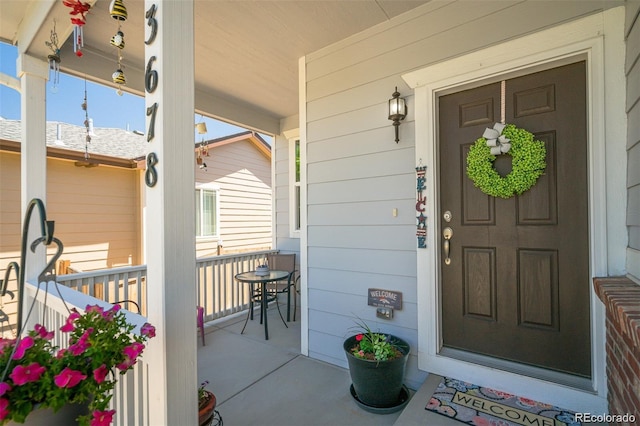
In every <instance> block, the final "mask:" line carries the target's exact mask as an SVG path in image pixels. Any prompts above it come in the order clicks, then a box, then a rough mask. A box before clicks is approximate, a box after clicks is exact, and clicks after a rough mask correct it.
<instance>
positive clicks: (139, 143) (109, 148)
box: [0, 120, 147, 160]
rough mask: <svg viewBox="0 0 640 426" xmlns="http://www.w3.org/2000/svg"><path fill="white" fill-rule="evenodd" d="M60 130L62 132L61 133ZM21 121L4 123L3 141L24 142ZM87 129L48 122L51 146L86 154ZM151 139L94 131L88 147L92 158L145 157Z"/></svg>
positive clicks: (107, 130) (0, 128)
mask: <svg viewBox="0 0 640 426" xmlns="http://www.w3.org/2000/svg"><path fill="white" fill-rule="evenodd" d="M58 129H59V130H60V132H59V133H58ZM21 132H22V122H21V121H20V120H0V139H6V140H13V141H17V142H20V139H21V137H22V133H21ZM86 136H87V129H86V128H85V127H84V126H76V125H74V124H68V123H59V122H55V121H48V122H47V135H46V140H47V146H49V147H56V148H61V149H66V150H69V151H80V152H82V153H83V155H84V152H85V139H86ZM146 144H147V140H146V138H145V137H144V136H143V135H140V134H139V133H134V132H128V131H126V130H122V129H110V128H100V127H95V128H93V131H92V135H91V142H89V143H88V144H87V151H88V153H89V155H92V154H100V155H107V156H110V157H116V158H125V159H128V160H131V159H133V158H136V157H139V156H143V155H145V150H146Z"/></svg>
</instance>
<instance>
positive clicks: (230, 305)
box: [57, 250, 277, 322]
mask: <svg viewBox="0 0 640 426" xmlns="http://www.w3.org/2000/svg"><path fill="white" fill-rule="evenodd" d="M275 252H277V250H260V251H253V252H246V253H237V254H226V255H221V256H211V257H206V258H200V259H196V277H195V279H196V282H195V284H196V288H197V296H198V300H197V301H196V304H197V305H199V306H202V307H204V312H205V322H206V321H212V320H214V319H218V318H222V317H225V316H228V315H231V314H234V313H236V312H240V311H243V310H245V309H248V308H249V293H248V288H247V287H246V286H244V285H241V284H238V283H236V282H235V279H234V276H235V275H236V274H237V273H240V272H245V271H250V270H252V269H255V267H256V266H257V265H258V264H260V263H262V262H263V260H264V259H265V257H266V256H267V254H268V253H275ZM57 281H58V282H59V283H60V284H63V285H64V286H66V287H70V288H73V289H75V290H77V291H79V292H82V293H85V294H88V295H91V296H93V297H95V298H97V299H100V300H104V301H106V302H109V303H115V302H119V301H124V300H129V301H133V302H135V303H136V304H137V305H138V306H139V309H140V313H141V314H142V315H146V312H147V287H146V283H147V266H146V265H139V266H126V267H121V268H113V269H103V270H98V271H89V272H80V273H75V274H68V275H59V276H58V277H57ZM188 282H189V280H188V279H185V285H187V284H188ZM123 307H125V308H127V309H129V310H131V311H135V308H134V307H132V306H128V305H123ZM194 310H195V307H194Z"/></svg>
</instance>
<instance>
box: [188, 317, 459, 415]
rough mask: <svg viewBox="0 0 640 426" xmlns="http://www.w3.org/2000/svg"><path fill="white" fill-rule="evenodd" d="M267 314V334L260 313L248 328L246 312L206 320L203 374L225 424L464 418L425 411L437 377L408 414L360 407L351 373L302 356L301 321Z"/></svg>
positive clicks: (201, 359) (414, 395) (200, 363)
mask: <svg viewBox="0 0 640 426" xmlns="http://www.w3.org/2000/svg"><path fill="white" fill-rule="evenodd" d="M285 310H286V308H284V309H283V311H285ZM268 315H269V340H265V339H264V328H263V326H262V325H260V321H259V314H257V315H256V316H255V317H254V320H253V322H252V321H249V323H248V324H247V328H246V330H245V332H244V334H240V331H241V330H242V326H243V324H244V319H245V315H244V314H243V315H241V316H236V317H233V318H230V319H225V320H220V321H218V322H214V323H213V324H210V325H208V326H207V327H206V333H205V334H206V346H204V347H203V346H202V342H201V340H200V338H198V345H199V346H198V379H199V382H203V381H204V380H208V381H209V385H208V386H207V389H209V390H210V391H212V392H213V393H215V395H216V398H217V400H218V403H217V407H216V409H217V410H218V411H219V413H220V415H221V416H222V419H223V421H224V424H225V425H226V426H236V425H260V426H276V425H278V426H280V425H282V426H298V425H301V426H302V425H336V426H338V425H362V424H368V425H443V426H444V425H460V424H461V423H458V422H456V421H453V420H450V419H447V418H445V417H442V416H440V415H438V414H434V413H431V412H429V411H427V410H425V409H424V406H425V405H426V403H427V400H428V398H429V397H430V396H431V394H432V393H433V389H435V387H436V386H437V384H438V383H439V380H440V378H439V377H438V376H435V375H431V376H429V378H428V379H427V380H426V381H425V383H424V384H423V386H422V387H421V389H419V390H418V391H417V393H416V391H415V390H411V395H412V398H411V400H410V401H409V403H408V404H407V406H406V407H405V409H404V411H402V412H396V413H392V414H384V415H380V414H372V413H369V412H367V411H365V410H363V409H361V408H360V407H358V405H357V404H356V403H355V401H354V400H353V398H352V397H351V394H350V392H349V386H350V385H351V379H350V378H349V371H348V370H347V369H344V368H340V367H337V366H334V365H331V364H327V363H325V362H322V361H317V360H314V359H310V358H308V357H305V356H303V355H301V354H300V322H299V321H295V322H290V323H288V325H289V328H285V326H284V324H283V323H282V321H281V320H280V317H279V316H278V312H277V310H276V308H275V306H272V307H270V308H269V312H268ZM298 316H299V315H298Z"/></svg>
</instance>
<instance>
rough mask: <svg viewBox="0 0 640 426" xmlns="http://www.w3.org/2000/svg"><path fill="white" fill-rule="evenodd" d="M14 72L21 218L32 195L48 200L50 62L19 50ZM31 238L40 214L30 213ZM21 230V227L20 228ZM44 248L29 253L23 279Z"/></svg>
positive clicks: (40, 263) (40, 262)
mask: <svg viewBox="0 0 640 426" xmlns="http://www.w3.org/2000/svg"><path fill="white" fill-rule="evenodd" d="M17 72H18V77H20V86H21V94H20V101H21V106H20V107H21V110H20V114H21V121H22V135H21V137H22V139H21V141H22V144H21V155H20V162H21V167H20V170H21V172H20V178H21V181H20V185H21V204H22V218H24V215H25V211H26V208H27V205H28V204H29V202H30V201H31V200H32V199H33V198H40V199H41V200H42V201H43V202H44V203H45V205H46V201H47V143H46V125H47V123H46V108H45V103H46V96H45V94H46V84H47V79H48V73H49V64H48V63H47V62H46V61H43V60H41V59H38V58H34V57H33V56H29V55H27V54H25V53H20V54H19V55H18V60H17ZM32 217H33V219H32V220H31V224H32V226H31V228H30V229H31V231H30V234H29V235H30V237H31V238H30V240H33V239H34V238H36V237H38V236H39V235H40V227H39V226H37V225H35V223H36V222H38V223H39V221H40V219H39V213H38V211H37V209H36V210H34V212H33V213H32ZM21 229H22V228H21ZM44 253H45V250H44V248H43V246H41V247H40V248H39V249H38V250H36V253H35V254H33V253H31V252H29V257H28V260H29V261H28V262H26V265H20V266H21V267H25V266H26V267H25V270H24V271H25V277H26V281H33V280H34V279H35V278H36V277H37V276H38V274H39V273H40V272H41V271H42V268H43V267H44V266H45V264H46V262H45V258H44Z"/></svg>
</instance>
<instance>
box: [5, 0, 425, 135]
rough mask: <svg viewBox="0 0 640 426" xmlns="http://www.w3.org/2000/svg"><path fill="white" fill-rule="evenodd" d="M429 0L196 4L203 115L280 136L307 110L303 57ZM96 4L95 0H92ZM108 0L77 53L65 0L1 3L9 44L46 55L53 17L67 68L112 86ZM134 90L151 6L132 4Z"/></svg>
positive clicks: (128, 67)
mask: <svg viewBox="0 0 640 426" xmlns="http://www.w3.org/2000/svg"><path fill="white" fill-rule="evenodd" d="M428 1H429V0H357V1H355V0H354V1H336V0H317V1H316V0H310V1H291V0H273V1H239V0H235V1H234V0H216V1H195V6H194V9H195V10H194V12H195V13H194V14H195V23H194V25H195V38H196V45H195V57H196V63H195V68H196V70H195V86H196V94H195V95H196V97H195V98H196V111H198V112H199V113H204V114H205V115H209V116H214V117H216V118H220V119H224V120H227V121H230V122H233V123H236V124H241V125H245V126H247V127H251V128H255V129H257V130H261V131H266V132H268V133H274V132H275V130H277V127H274V126H275V125H277V123H278V121H279V119H281V118H284V117H288V116H292V115H295V114H297V112H298V59H299V58H300V57H302V56H304V55H305V54H308V53H310V52H313V51H316V50H318V49H320V48H322V47H325V46H327V45H330V44H332V43H334V42H336V41H339V40H341V39H344V38H346V37H348V36H350V35H353V34H355V33H358V32H360V31H362V30H364V29H366V28H369V27H371V26H374V25H376V24H379V23H381V22H384V21H386V20H389V19H390V18H392V17H394V16H397V15H399V14H401V13H404V12H407V11H408V10H410V9H413V8H415V7H418V6H420V5H422V4H424V3H427V2H428ZM89 2H90V3H93V2H94V0H89ZM109 3H110V1H109V0H98V1H95V4H94V5H93V7H92V9H91V11H90V12H89V14H88V15H87V19H86V22H87V23H86V26H85V40H84V43H85V47H84V49H83V52H84V53H85V54H84V56H83V57H82V58H77V57H75V55H74V54H73V51H72V46H71V42H70V40H68V38H69V34H71V32H72V26H71V23H70V20H69V14H68V13H69V11H70V9H69V8H67V7H65V6H64V5H63V4H62V2H61V1H60V0H57V1H56V0H2V1H0V40H2V41H5V42H8V43H12V44H17V45H18V47H19V49H20V51H22V52H26V53H28V54H30V55H32V56H35V57H41V58H46V57H47V55H48V54H50V53H51V52H50V51H49V49H48V48H47V46H46V45H45V41H48V40H49V35H50V31H51V29H52V27H53V20H54V19H55V20H56V22H57V24H56V27H57V32H58V35H59V38H60V42H61V44H62V42H63V40H67V41H66V42H65V43H64V47H63V48H62V55H61V57H62V62H61V68H62V70H63V71H64V72H68V73H71V74H75V75H79V76H84V75H85V74H86V75H87V78H89V79H92V80H94V81H96V82H100V83H104V84H107V85H113V83H112V82H111V74H112V73H113V71H115V69H116V61H117V52H116V51H115V50H116V48H115V47H113V46H111V45H110V44H109V40H110V39H111V37H112V36H113V35H114V34H115V32H116V31H117V28H118V22H117V21H116V20H114V19H112V18H111V17H110V15H109ZM124 3H125V6H126V8H127V10H128V16H129V18H128V20H127V21H126V22H124V23H122V31H123V33H124V35H125V37H124V38H125V42H126V46H125V48H124V50H123V52H122V53H123V57H124V60H123V65H124V66H125V68H124V71H125V74H126V75H127V90H128V91H131V92H133V93H136V94H139V95H142V94H143V90H144V80H143V73H144V68H145V64H144V38H145V28H146V22H145V19H144V14H145V7H144V2H143V1H141V0H124Z"/></svg>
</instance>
